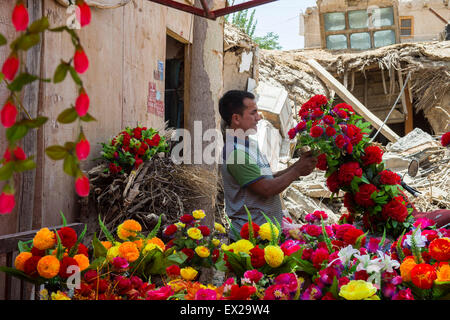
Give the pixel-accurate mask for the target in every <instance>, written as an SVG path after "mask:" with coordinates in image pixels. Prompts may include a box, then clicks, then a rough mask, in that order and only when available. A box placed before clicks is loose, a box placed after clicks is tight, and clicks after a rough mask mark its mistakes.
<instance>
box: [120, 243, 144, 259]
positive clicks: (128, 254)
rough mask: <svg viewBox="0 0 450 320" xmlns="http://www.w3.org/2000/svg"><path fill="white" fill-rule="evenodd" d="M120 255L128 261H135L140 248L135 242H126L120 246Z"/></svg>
mask: <svg viewBox="0 0 450 320" xmlns="http://www.w3.org/2000/svg"><path fill="white" fill-rule="evenodd" d="M119 256H121V257H122V258H124V259H126V260H127V261H128V262H134V261H136V260H137V259H138V258H139V250H138V248H137V246H136V244H135V243H134V242H129V241H127V242H124V243H122V244H121V245H120V246H119Z"/></svg>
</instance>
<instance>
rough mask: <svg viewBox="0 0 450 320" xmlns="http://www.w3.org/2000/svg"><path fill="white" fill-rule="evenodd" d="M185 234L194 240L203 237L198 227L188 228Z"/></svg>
mask: <svg viewBox="0 0 450 320" xmlns="http://www.w3.org/2000/svg"><path fill="white" fill-rule="evenodd" d="M187 234H188V236H189V237H191V238H192V239H194V240H200V239H202V238H203V235H202V232H201V231H200V229H198V228H189V229H188V231H187Z"/></svg>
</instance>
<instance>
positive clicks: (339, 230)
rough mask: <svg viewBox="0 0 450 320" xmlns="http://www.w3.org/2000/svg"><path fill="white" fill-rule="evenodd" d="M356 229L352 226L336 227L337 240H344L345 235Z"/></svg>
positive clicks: (342, 225)
mask: <svg viewBox="0 0 450 320" xmlns="http://www.w3.org/2000/svg"><path fill="white" fill-rule="evenodd" d="M354 228H355V227H354V226H353V225H351V224H341V225H336V231H335V234H336V238H338V239H341V240H344V235H345V233H346V232H347V231H349V230H351V229H354Z"/></svg>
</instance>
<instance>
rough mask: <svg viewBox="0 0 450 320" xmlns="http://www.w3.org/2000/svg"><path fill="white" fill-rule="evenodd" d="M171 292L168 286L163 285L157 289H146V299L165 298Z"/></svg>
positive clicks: (171, 293)
mask: <svg viewBox="0 0 450 320" xmlns="http://www.w3.org/2000/svg"><path fill="white" fill-rule="evenodd" d="M173 294H174V291H173V290H172V288H171V287H170V286H164V287H162V288H160V289H158V290H151V291H148V292H147V299H146V300H167V298H169V297H170V296H172V295H173Z"/></svg>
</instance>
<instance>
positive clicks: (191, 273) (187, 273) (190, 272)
mask: <svg viewBox="0 0 450 320" xmlns="http://www.w3.org/2000/svg"><path fill="white" fill-rule="evenodd" d="M197 274H198V271H197V270H195V269H194V268H192V267H186V268H182V269H181V270H180V275H181V277H182V278H183V279H184V280H188V281H191V280H194V279H195V277H197Z"/></svg>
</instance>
